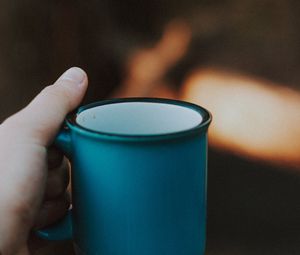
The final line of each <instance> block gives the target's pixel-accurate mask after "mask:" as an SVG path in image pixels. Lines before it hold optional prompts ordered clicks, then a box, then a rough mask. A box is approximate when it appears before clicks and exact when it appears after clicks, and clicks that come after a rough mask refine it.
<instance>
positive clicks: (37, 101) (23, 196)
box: [0, 68, 88, 255]
mask: <svg viewBox="0 0 300 255" xmlns="http://www.w3.org/2000/svg"><path fill="white" fill-rule="evenodd" d="M87 83H88V81H87V76H86V74H85V73H84V71H82V70H81V69H79V68H71V69H69V70H68V71H66V72H65V73H64V74H63V75H62V76H61V77H60V78H59V79H58V80H57V81H56V82H55V84H54V85H51V86H48V87H46V88H45V89H44V90H43V91H42V92H41V93H40V94H39V95H38V96H37V97H36V98H34V99H33V101H32V102H31V103H30V104H29V105H28V106H27V107H25V108H24V109H22V110H21V111H20V112H18V113H16V114H14V115H13V116H11V117H9V118H8V119H7V120H5V121H4V122H3V123H2V124H1V125H0V180H1V185H0V254H1V255H11V254H28V247H27V239H28V235H29V232H30V230H31V229H32V228H33V227H43V226H45V225H47V224H50V223H53V222H54V221H56V220H57V219H59V218H60V217H61V216H62V215H63V214H64V213H65V212H66V210H67V209H68V206H69V199H68V197H67V195H66V192H65V188H66V185H67V182H68V163H67V162H66V161H65V160H63V156H62V155H61V153H60V152H59V151H57V150H56V149H55V148H53V147H51V146H50V145H51V144H52V142H53V139H54V138H55V135H56V133H57V132H58V130H59V128H60V126H61V124H62V122H63V120H64V118H65V116H66V114H67V113H68V112H70V111H71V110H73V109H74V108H75V107H76V106H77V105H78V104H79V103H80V102H81V100H82V98H83V96H84V94H85V91H86V88H87Z"/></svg>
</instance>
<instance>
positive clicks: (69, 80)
mask: <svg viewBox="0 0 300 255" xmlns="http://www.w3.org/2000/svg"><path fill="white" fill-rule="evenodd" d="M87 84H88V78H87V75H86V73H85V72H84V71H83V70H82V69H80V68H78V67H72V68H70V69H69V70H67V71H66V72H65V73H64V74H63V75H62V76H61V77H60V78H59V79H58V80H57V81H56V82H55V83H54V84H53V85H50V86H48V87H46V88H44V89H43V90H42V91H41V92H40V93H39V94H38V95H37V96H36V97H35V98H34V99H33V100H32V102H31V103H30V104H29V105H28V106H27V107H25V108H24V109H23V110H21V111H20V112H18V113H16V114H15V115H13V116H11V117H10V118H8V119H7V120H6V121H5V122H4V123H3V125H4V126H5V125H8V126H9V130H10V132H12V133H15V134H18V136H21V137H22V138H23V139H24V140H26V141H28V140H29V141H30V142H34V143H37V144H40V145H43V146H47V145H49V144H50V143H51V142H52V140H53V139H54V137H55V135H56V133H57V132H58V130H59V128H60V126H61V124H62V122H63V120H64V118H65V116H66V115H67V113H69V112H70V111H72V110H73V109H74V108H75V107H76V106H78V105H79V104H80V102H81V100H82V98H83V96H84V94H85V92H86V89H87ZM13 131H16V132H13Z"/></svg>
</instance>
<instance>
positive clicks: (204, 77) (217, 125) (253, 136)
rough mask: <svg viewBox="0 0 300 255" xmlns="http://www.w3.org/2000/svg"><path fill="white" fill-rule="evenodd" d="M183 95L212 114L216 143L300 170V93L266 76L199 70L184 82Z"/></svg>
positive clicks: (213, 135)
mask: <svg viewBox="0 0 300 255" xmlns="http://www.w3.org/2000/svg"><path fill="white" fill-rule="evenodd" d="M182 99H184V100H187V101H191V102H195V103H197V104H200V105H203V106H204V107H206V108H208V109H209V110H210V111H211V112H212V114H213V123H212V126H211V129H210V142H211V144H212V145H213V146H216V147H219V148H222V149H225V150H230V151H231V152H234V153H237V154H240V155H244V156H248V157H252V158H256V159H262V160H266V161H271V162H274V163H282V164H289V165H292V166H296V167H299V168H300V93H298V92H296V91H292V90H290V89H287V88H284V87H279V86H276V85H274V84H271V83H270V82H267V81H264V80H258V79H254V78H247V77H244V76H240V75H236V74H228V73H225V72H220V71H214V70H198V71H195V72H194V73H193V74H191V75H190V76H189V78H188V79H187V81H186V82H185V85H184V86H183V91H182Z"/></svg>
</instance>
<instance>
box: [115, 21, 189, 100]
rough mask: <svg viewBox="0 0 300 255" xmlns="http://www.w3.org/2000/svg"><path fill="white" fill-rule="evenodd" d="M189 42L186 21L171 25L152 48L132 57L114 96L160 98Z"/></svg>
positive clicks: (135, 53)
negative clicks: (159, 91) (169, 72)
mask: <svg viewBox="0 0 300 255" xmlns="http://www.w3.org/2000/svg"><path fill="white" fill-rule="evenodd" d="M190 40H191V31H190V27H189V26H188V25H187V24H186V23H185V22H184V21H180V20H174V21H171V22H170V23H169V24H168V25H167V26H166V28H165V31H164V33H163V36H162V38H161V39H160V40H159V41H158V42H157V43H156V44H155V45H154V46H153V47H151V48H142V49H138V50H136V51H135V52H133V53H132V55H130V57H129V59H128V63H127V73H126V77H125V79H124V82H123V83H122V84H121V86H120V88H119V89H118V91H116V92H115V93H114V95H113V96H114V97H120V96H121V97H133V96H138V97H141V96H149V95H151V94H155V95H157V94H158V91H157V90H160V86H161V85H162V83H163V81H164V77H165V75H166V73H167V72H168V71H169V69H170V68H171V67H172V66H173V65H175V64H176V63H177V62H178V61H179V60H180V59H181V58H182V57H183V56H184V55H185V54H186V51H187V48H188V45H189V43H190ZM164 86H165V85H164ZM163 92H165V90H164V91H163ZM168 93H169V92H168ZM168 93H167V94H168Z"/></svg>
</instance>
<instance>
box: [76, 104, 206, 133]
mask: <svg viewBox="0 0 300 255" xmlns="http://www.w3.org/2000/svg"><path fill="white" fill-rule="evenodd" d="M202 120H203V118H202V116H201V114H200V113H199V112H197V111H195V110H193V109H190V108H188V107H184V106H180V105H174V104H168V103H157V102H120V103H113V104H104V105H100V106H96V107H93V108H89V109H86V110H84V111H82V112H81V113H79V114H78V116H77V118H76V122H77V123H78V124H79V125H80V126H82V127H84V128H87V129H90V130H93V131H98V132H104V133H110V134H119V135H158V134H168V133H174V132H180V131H184V130H188V129H191V128H193V127H195V126H197V125H199V124H200V123H201V122H202Z"/></svg>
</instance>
